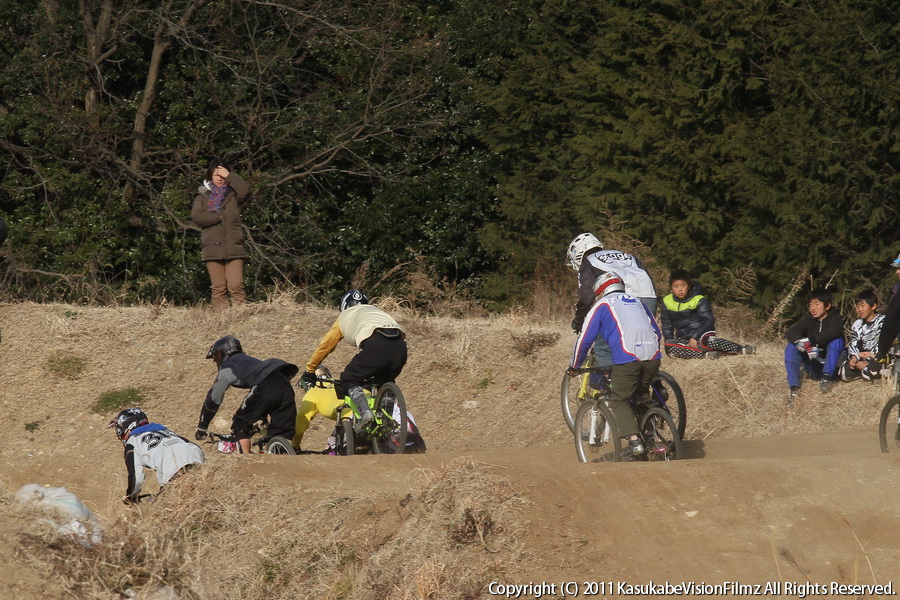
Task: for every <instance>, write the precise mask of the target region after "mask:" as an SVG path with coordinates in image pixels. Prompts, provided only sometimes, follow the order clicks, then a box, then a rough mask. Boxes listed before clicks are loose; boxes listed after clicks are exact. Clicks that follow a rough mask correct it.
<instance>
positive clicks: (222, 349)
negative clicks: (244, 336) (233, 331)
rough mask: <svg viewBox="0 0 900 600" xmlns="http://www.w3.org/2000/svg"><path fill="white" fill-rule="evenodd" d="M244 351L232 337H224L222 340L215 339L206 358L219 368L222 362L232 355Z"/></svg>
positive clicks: (239, 343)
mask: <svg viewBox="0 0 900 600" xmlns="http://www.w3.org/2000/svg"><path fill="white" fill-rule="evenodd" d="M243 351H244V349H243V348H241V342H240V340H238V339H237V338H236V337H234V336H233V335H226V336H225V337H223V338H219V339H217V340H216V341H215V342H214V343H213V345H212V346H210V347H209V352H207V353H206V358H211V359H213V360H215V361H216V365H217V366H219V365H221V364H222V361H223V360H225V359H226V358H228V357H229V356H231V355H232V354H240V353H242V352H243Z"/></svg>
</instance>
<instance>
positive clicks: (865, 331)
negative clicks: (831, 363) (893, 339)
mask: <svg viewBox="0 0 900 600" xmlns="http://www.w3.org/2000/svg"><path fill="white" fill-rule="evenodd" d="M883 323H884V315H875V317H874V318H873V319H872V320H871V321H863V320H862V319H857V320H855V321H854V322H853V324H852V325H851V326H850V343H849V344H847V354H849V355H850V356H856V357H858V356H859V353H860V352H873V353H874V352H878V336H879V335H881V326H882V324H883Z"/></svg>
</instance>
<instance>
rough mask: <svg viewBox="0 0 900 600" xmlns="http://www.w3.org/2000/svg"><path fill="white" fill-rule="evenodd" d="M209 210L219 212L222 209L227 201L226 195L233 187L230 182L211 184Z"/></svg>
mask: <svg viewBox="0 0 900 600" xmlns="http://www.w3.org/2000/svg"><path fill="white" fill-rule="evenodd" d="M208 187H209V212H211V213H217V212H219V211H221V210H222V203H224V202H225V195H226V194H228V191H229V190H230V189H231V188H230V187H228V184H225V185H221V186H219V185H213V184H212V183H210V184H209V186H208Z"/></svg>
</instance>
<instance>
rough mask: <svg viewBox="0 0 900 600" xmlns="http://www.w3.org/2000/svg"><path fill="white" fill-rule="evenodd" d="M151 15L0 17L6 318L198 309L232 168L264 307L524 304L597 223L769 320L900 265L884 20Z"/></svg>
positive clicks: (604, 14)
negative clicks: (244, 187) (211, 184)
mask: <svg viewBox="0 0 900 600" xmlns="http://www.w3.org/2000/svg"><path fill="white" fill-rule="evenodd" d="M162 4H163V5H164V6H163V7H160V6H159V5H160V3H158V2H151V1H149V0H120V1H118V2H114V1H113V0H85V2H84V3H78V5H76V3H72V2H60V1H58V0H46V1H44V2H41V3H34V4H33V5H32V4H28V5H21V4H19V3H16V2H12V1H11V0H0V28H2V34H0V59H2V63H0V161H2V163H3V179H2V183H0V194H2V195H0V213H2V214H3V215H4V217H6V218H7V220H8V221H9V222H10V225H11V234H10V240H9V242H8V246H7V248H6V251H5V256H6V259H5V261H4V263H3V265H2V266H3V269H4V284H5V291H4V295H5V296H6V297H20V298H35V299H67V300H79V301H109V300H113V299H115V300H120V301H133V300H137V299H144V300H155V299H159V298H163V297H165V298H169V299H173V300H176V301H196V300H198V299H202V298H204V297H205V296H206V287H207V285H208V284H207V280H206V276H205V272H204V271H203V269H202V267H201V265H200V263H199V234H198V232H197V230H196V227H195V226H193V224H192V223H191V222H190V218H189V208H190V202H191V199H192V193H193V190H194V189H196V187H197V185H198V184H199V183H200V182H201V179H202V166H203V164H204V163H205V161H206V160H207V159H208V158H209V157H211V156H216V155H221V156H224V157H226V158H227V159H228V160H230V161H231V163H232V165H233V168H234V170H236V171H237V172H239V173H241V174H242V175H243V176H244V177H245V178H247V179H248V180H249V181H251V183H252V185H253V187H254V190H255V200H254V203H253V204H252V205H249V206H248V207H247V209H245V211H244V217H245V225H246V227H247V234H248V239H249V240H250V242H249V248H250V252H251V260H250V266H249V268H248V269H247V278H248V284H249V285H250V289H251V292H252V293H255V294H257V295H261V294H263V293H264V291H265V290H266V289H267V288H269V287H271V286H272V285H274V284H277V283H280V282H285V281H286V282H290V283H293V284H295V285H299V286H300V287H302V288H304V289H308V290H310V291H311V293H312V294H313V295H314V296H316V297H322V298H333V297H334V296H335V295H336V294H337V293H339V291H340V290H342V289H344V288H346V287H347V286H348V285H350V283H351V282H352V283H354V284H357V285H366V286H367V287H370V288H372V289H373V290H375V291H376V292H383V291H392V292H394V293H398V292H399V293H404V292H409V288H410V285H411V283H410V282H411V281H412V280H413V279H414V278H415V277H414V276H419V277H420V278H421V277H424V278H426V279H428V280H430V281H432V282H440V285H441V286H443V287H444V288H447V289H450V288H454V287H455V288H456V289H472V290H475V291H476V293H477V294H478V295H479V297H480V298H481V299H482V300H485V301H500V302H507V301H511V300H521V296H522V295H523V294H526V293H527V292H528V290H529V288H528V284H529V283H530V282H533V281H534V280H535V278H536V277H538V276H544V274H546V273H547V272H552V273H555V274H556V275H553V276H566V275H564V273H563V270H562V267H561V264H562V256H563V254H564V251H565V246H566V244H567V243H568V242H569V240H570V239H571V238H572V237H573V236H574V235H575V234H577V233H580V232H581V231H583V230H591V231H594V232H595V233H596V234H597V235H598V236H600V237H601V239H606V240H608V241H610V242H616V243H619V242H621V243H623V244H625V245H626V246H629V248H626V249H630V248H638V247H639V248H641V251H642V252H645V253H646V254H647V255H645V256H643V258H645V259H648V260H649V261H650V262H651V263H652V264H653V265H654V268H655V269H657V271H658V272H659V273H662V272H664V271H665V270H666V269H669V268H674V267H684V268H687V269H689V270H690V271H692V272H693V273H694V274H696V275H698V276H702V279H703V280H704V283H706V284H707V286H708V288H710V289H711V291H712V293H713V295H715V294H717V293H718V294H719V295H720V298H719V299H720V300H721V301H725V300H730V299H734V296H733V295H731V292H732V291H733V290H734V289H738V288H740V289H746V285H744V286H741V285H738V286H737V287H735V286H733V285H732V284H733V283H734V281H735V279H742V280H743V282H744V284H746V283H747V282H748V281H749V282H750V283H751V284H753V283H755V287H754V286H752V285H751V287H752V288H753V289H752V294H751V295H749V296H748V297H747V298H745V299H744V300H745V301H747V302H753V303H754V304H755V305H756V306H757V307H760V308H761V309H763V310H766V309H768V308H770V307H771V306H773V304H774V303H775V302H776V301H777V300H778V299H779V298H781V297H783V296H784V294H785V293H786V291H787V290H788V289H789V288H790V286H791V284H792V282H794V281H795V280H796V279H797V277H798V275H799V276H802V274H803V273H806V272H807V271H808V272H809V274H810V276H811V277H812V280H813V281H814V282H815V283H816V284H822V283H825V282H827V281H828V280H830V279H833V282H834V284H835V285H836V286H837V287H838V288H839V289H851V290H852V289H856V288H859V287H861V286H863V285H874V286H877V287H878V288H879V291H881V292H883V291H884V287H883V286H884V284H885V283H886V282H887V281H888V279H889V276H890V273H889V271H888V269H887V268H886V262H887V259H888V258H889V257H892V255H895V254H896V252H897V251H898V250H900V249H898V248H897V232H898V231H900V220H898V214H897V206H896V199H895V197H896V192H897V190H898V185H900V181H898V173H897V167H898V159H897V157H898V150H900V111H898V106H897V98H898V97H900V80H898V76H900V43H898V42H900V39H898V38H900V35H898V33H900V8H898V7H897V6H896V5H895V4H892V3H885V2H876V1H874V0H855V1H850V2H837V1H835V0H830V1H825V0H814V1H812V2H795V1H793V0H785V1H777V2H776V1H775V0H749V1H737V0H733V1H731V0H689V1H684V0H649V1H646V0H642V1H640V2H638V1H637V0H598V1H597V2H575V1H572V0H522V1H517V2H498V3H485V2H481V1H476V0H458V1H449V0H447V1H443V2H433V3H424V2H403V3H400V2H393V1H388V2H371V3H352V2H347V3H339V2H338V3H330V4H329V3H317V2H314V1H312V0H284V1H282V2H277V1H275V2H272V1H266V2H263V1H260V0H243V1H241V0H229V1H225V2H215V3H207V2H206V0H168V1H167V2H164V3H162ZM145 114H146V119H145V118H144V115H145ZM566 283H567V284H568V285H571V282H570V281H567V282H566Z"/></svg>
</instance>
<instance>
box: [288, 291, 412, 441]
mask: <svg viewBox="0 0 900 600" xmlns="http://www.w3.org/2000/svg"><path fill="white" fill-rule="evenodd" d="M405 338H406V334H405V333H404V332H403V330H402V329H401V328H400V325H398V324H397V322H396V321H395V320H394V319H393V318H392V317H391V316H390V315H388V314H387V313H386V312H384V311H383V310H380V309H378V308H376V307H374V306H372V305H370V304H369V298H368V297H367V296H366V295H365V294H364V293H363V292H362V291H361V290H350V291H349V292H347V293H346V294H344V297H343V298H341V302H340V314H339V315H338V318H337V320H336V321H335V322H334V324H333V325H332V326H331V329H329V330H328V333H326V334H325V337H323V338H322V341H321V342H320V343H319V347H318V348H316V350H315V351H314V352H313V354H312V356H311V357H310V359H309V361H308V362H307V363H306V372H304V373H303V374H302V375H301V376H300V379H301V380H302V381H304V382H306V383H308V384H314V383H316V382H317V381H318V378H317V377H316V374H315V370H316V367H318V366H319V365H320V364H321V363H322V361H323V360H324V359H325V357H326V356H328V355H329V354H331V352H332V351H333V350H334V349H335V347H337V345H338V342H340V341H341V340H342V339H343V340H346V341H347V342H348V343H349V344H351V345H353V346H355V347H356V348H359V353H357V354H356V356H354V357H353V359H352V360H351V361H350V363H349V364H348V365H347V367H346V368H345V369H344V372H343V373H341V377H340V379H339V380H338V381H336V382H335V388H336V393H337V395H338V397H339V398H343V397H345V396H349V397H350V400H351V401H352V402H353V404H354V405H356V409H357V411H358V413H359V415H360V418H359V421H358V422H357V424H356V427H355V428H354V429H355V431H356V432H357V433H360V432H361V431H363V430H364V429H365V428H366V426H367V425H368V424H369V423H370V422H371V421H372V419H373V418H374V415H373V414H372V411H371V409H370V408H369V405H368V402H367V400H366V397H365V394H364V393H363V385H364V384H365V383H366V381H368V380H370V379H371V380H374V381H375V383H376V384H378V385H381V384H383V383H387V382H389V381H394V380H395V378H396V377H397V375H399V374H400V371H402V370H403V366H404V365H405V364H406V355H407V350H406V340H405Z"/></svg>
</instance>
